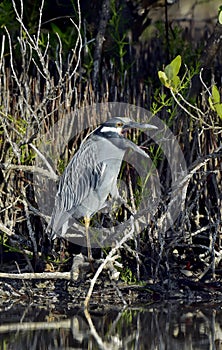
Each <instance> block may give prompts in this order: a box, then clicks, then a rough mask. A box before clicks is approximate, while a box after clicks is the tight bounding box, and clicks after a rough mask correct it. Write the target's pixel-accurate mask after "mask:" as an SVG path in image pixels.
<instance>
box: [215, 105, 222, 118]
mask: <svg viewBox="0 0 222 350" xmlns="http://www.w3.org/2000/svg"><path fill="white" fill-rule="evenodd" d="M215 108H216V112H217V114H218V115H219V117H220V119H222V103H220V104H217V105H216V106H215Z"/></svg>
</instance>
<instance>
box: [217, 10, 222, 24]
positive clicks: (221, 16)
mask: <svg viewBox="0 0 222 350" xmlns="http://www.w3.org/2000/svg"><path fill="white" fill-rule="evenodd" d="M218 22H219V23H220V24H222V6H220V7H219V11H218Z"/></svg>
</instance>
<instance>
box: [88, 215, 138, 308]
mask: <svg viewBox="0 0 222 350" xmlns="http://www.w3.org/2000/svg"><path fill="white" fill-rule="evenodd" d="M131 223H132V228H131V230H130V232H128V234H127V235H125V236H124V237H123V238H122V239H121V241H120V242H117V243H116V246H115V247H114V248H112V249H111V251H110V252H109V254H108V255H107V257H106V258H105V260H104V261H103V263H102V264H101V265H100V266H99V267H98V269H97V271H96V273H95V275H94V277H93V279H92V280H91V283H90V287H89V290H88V293H87V296H86V298H85V301H84V308H85V309H87V308H88V305H89V300H90V298H91V295H92V292H93V289H94V286H95V284H96V281H97V279H98V277H99V275H100V274H101V272H102V271H103V269H104V267H105V266H106V265H107V263H108V262H109V261H114V260H115V256H114V254H116V252H117V250H118V249H119V248H121V247H122V246H123V244H124V243H125V242H126V241H127V240H128V239H131V238H132V237H133V233H134V222H133V217H131Z"/></svg>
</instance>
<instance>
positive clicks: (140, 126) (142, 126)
mask: <svg viewBox="0 0 222 350" xmlns="http://www.w3.org/2000/svg"><path fill="white" fill-rule="evenodd" d="M129 129H140V130H157V129H158V128H157V127H156V126H155V125H151V124H140V123H136V122H130V123H128V124H125V125H124V126H123V132H125V131H127V130H129Z"/></svg>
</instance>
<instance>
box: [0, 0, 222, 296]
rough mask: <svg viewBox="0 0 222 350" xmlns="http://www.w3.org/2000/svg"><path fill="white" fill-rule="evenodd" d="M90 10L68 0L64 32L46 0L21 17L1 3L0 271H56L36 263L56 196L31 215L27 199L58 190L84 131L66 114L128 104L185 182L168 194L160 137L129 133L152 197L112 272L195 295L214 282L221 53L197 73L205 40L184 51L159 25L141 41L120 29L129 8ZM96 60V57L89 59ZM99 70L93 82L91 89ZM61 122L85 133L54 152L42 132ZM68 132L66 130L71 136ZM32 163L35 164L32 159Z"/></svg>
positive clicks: (139, 187)
mask: <svg viewBox="0 0 222 350" xmlns="http://www.w3.org/2000/svg"><path fill="white" fill-rule="evenodd" d="M87 3H88V2H85V1H83V2H81V7H82V8H84V10H85V12H83V11H82V8H80V5H79V2H78V1H77V2H76V1H70V3H69V5H68V6H69V7H68V8H69V10H70V9H72V13H70V18H67V15H66V14H65V15H64V17H63V20H64V21H65V22H66V23H68V26H66V28H64V27H63V25H62V24H61V23H62V22H61V19H62V16H58V18H57V19H53V20H51V19H50V18H49V19H47V18H46V17H45V13H44V9H45V7H47V2H44V0H43V1H42V2H41V3H40V5H39V7H38V8H35V9H33V13H32V16H29V17H28V15H27V13H25V6H24V8H23V5H24V4H25V2H24V4H23V2H18V1H14V0H13V1H12V2H11V1H10V2H9V1H6V0H4V1H3V2H2V3H1V5H0V12H1V13H2V14H3V15H2V16H0V17H1V33H2V41H1V50H0V135H1V138H0V179H1V182H0V203H1V211H0V215H1V221H0V246H1V270H2V271H8V270H11V271H12V270H17V268H18V266H19V269H20V271H24V270H26V269H27V264H28V268H29V270H31V271H44V270H45V267H46V263H48V262H49V259H50V263H52V264H54V265H55V266H57V265H56V264H55V262H53V260H52V257H50V258H49V257H45V256H44V248H45V247H44V244H45V243H44V242H45V231H46V226H47V220H48V218H49V215H50V213H51V210H52V205H53V204H52V203H53V198H46V200H45V202H44V203H42V206H43V207H44V208H45V212H44V213H42V212H41V210H39V208H38V205H37V204H38V203H37V202H38V201H37V199H36V198H39V197H42V198H45V195H44V191H45V186H46V183H47V184H48V183H49V182H45V180H44V179H45V178H47V179H50V181H51V182H50V186H52V187H53V186H54V187H55V186H56V180H57V179H58V175H60V174H61V173H62V171H63V169H64V167H65V166H66V164H67V163H68V161H69V159H70V157H71V156H72V155H73V153H74V152H75V150H76V149H77V148H78V146H79V144H80V142H81V140H82V138H83V136H85V134H86V133H87V132H88V130H84V129H85V128H84V125H85V118H86V114H80V115H79V116H78V118H75V113H76V108H83V107H84V108H85V111H86V113H87V110H88V111H89V110H90V106H91V105H94V104H96V103H100V102H103V103H108V102H127V103H129V104H133V105H136V106H139V107H143V108H145V109H147V110H151V112H152V113H153V114H154V115H158V118H159V119H160V120H162V121H164V123H165V124H166V126H167V128H169V129H170V130H171V131H172V132H173V134H174V135H175V138H176V141H177V143H178V144H179V145H180V148H181V150H182V152H183V156H184V158H185V162H186V167H187V174H186V176H184V178H183V181H181V182H180V183H177V185H176V187H175V188H173V187H172V174H171V169H170V165H169V163H168V159H167V157H166V154H164V151H163V147H164V142H165V140H164V138H163V137H162V140H161V135H160V140H159V142H157V140H155V141H156V142H155V143H154V142H153V141H150V140H147V139H146V137H145V135H140V134H132V135H130V136H131V137H132V138H133V139H134V140H139V141H140V143H141V142H143V146H144V147H146V149H147V152H148V153H149V155H150V157H151V158H152V160H153V163H152V164H155V167H156V170H157V172H158V177H159V180H160V188H161V193H160V199H159V203H158V207H157V208H156V210H155V212H154V213H153V215H152V217H151V218H150V220H149V222H148V224H147V225H146V227H145V228H144V227H143V229H142V230H141V232H139V235H137V236H136V237H134V238H133V239H131V240H129V241H127V242H124V243H123V246H122V247H120V248H119V255H118V259H119V260H118V261H119V264H122V267H121V268H120V267H118V269H119V270H120V276H121V277H122V279H123V280H124V281H127V282H129V283H135V282H138V283H139V282H140V281H143V282H144V281H145V283H147V281H152V284H153V285H154V284H155V283H156V284H159V285H161V288H162V289H161V291H162V292H161V293H164V291H165V292H166V291H167V292H168V293H170V292H171V293H172V294H173V293H174V291H175V290H176V291H179V290H180V287H181V286H186V287H189V288H191V289H192V288H193V281H194V278H195V281H196V283H197V284H198V283H200V282H201V283H202V282H203V283H205V282H209V281H210V282H212V280H213V281H217V280H218V276H219V274H220V270H221V263H222V246H221V233H222V220H221V216H222V211H221V210H222V209H221V208H222V205H221V200H222V198H221V193H222V181H221V180H222V179H221V152H222V149H221V133H222V126H221V125H222V100H221V88H222V87H221V80H219V78H218V77H219V76H221V72H222V57H220V56H218V59H217V60H216V59H215V60H214V61H212V62H211V67H210V69H208V70H206V69H203V68H202V67H204V60H206V61H207V58H208V57H206V56H204V52H205V51H204V50H206V48H207V47H208V45H210V44H209V42H205V43H204V44H205V47H203V48H201V47H199V46H198V45H197V44H194V43H192V44H190V43H189V41H188V40H186V39H184V38H183V37H182V36H183V31H182V30H181V29H180V28H179V27H176V26H175V27H172V28H171V31H170V33H169V32H167V36H166V31H164V30H163V28H165V27H164V25H163V23H160V22H159V23H157V24H156V29H155V34H154V36H153V37H152V38H151V39H149V40H150V41H149V42H148V43H147V42H145V43H144V42H141V41H139V40H138V38H133V33H130V32H129V28H130V27H131V26H132V25H133V24H132V23H134V21H133V20H132V19H133V18H134V17H136V14H135V8H134V7H129V6H128V5H126V2H125V1H113V0H111V1H104V4H105V3H106V6H109V14H107V16H106V17H105V18H106V20H104V17H103V15H104V13H103V12H102V11H107V9H106V8H105V10H104V9H101V11H100V15H99V16H94V17H93V15H94V12H95V13H98V9H97V8H95V9H91V8H90V7H88V8H87ZM129 3H130V4H131V1H130V2H129ZM133 3H134V2H132V4H131V5H132V6H133ZM138 3H139V2H138ZM48 6H49V5H48ZM95 6H96V5H95ZM86 9H87V11H86ZM90 11H92V13H91V15H90ZM83 13H84V14H83ZM220 13H221V12H220ZM81 16H82V17H81ZM84 16H85V17H84ZM43 18H44V21H43ZM28 19H29V21H28ZM136 19H137V20H138V18H136ZM101 21H103V26H105V29H106V30H105V40H104V43H103V44H102V47H101V50H100V47H99V45H100V42H99V39H98V37H97V34H98V33H97V30H96V28H98V27H99V26H100V25H101ZM166 21H167V18H166ZM220 21H221V15H220ZM104 22H105V23H104ZM49 23H50V25H49ZM168 24H169V23H168ZM141 32H142V29H141ZM211 40H213V38H212V39H211ZM167 43H168V44H169V45H168V46H167ZM191 45H192V46H191ZM194 45H195V50H194ZM98 47H99V49H98ZM175 48H176V49H175ZM167 50H169V52H167ZM95 52H96V53H97V55H98V53H99V55H100V57H99V59H98V60H97V61H95ZM209 54H210V53H209ZM167 56H169V60H166V57H167ZM204 57H205V58H204ZM97 58H98V57H97ZM95 62H97V66H96V65H95ZM95 72H96V74H95ZM218 72H219V75H218ZM97 73H98V79H97V80H98V82H99V83H98V84H95V81H94V79H95V76H96V75H97ZM158 77H159V79H158ZM214 78H215V79H214ZM67 115H69V116H73V118H70V119H71V120H72V121H73V123H74V124H75V127H76V129H78V130H83V132H81V133H80V135H78V136H77V135H76V137H74V138H70V137H67V140H70V142H69V143H68V144H65V147H64V149H63V150H60V149H59V150H58V149H56V144H55V143H54V142H53V140H50V139H48V138H47V137H48V136H47V135H48V134H47V132H48V130H49V129H50V128H52V129H53V128H54V130H55V129H56V125H58V124H57V123H58V122H59V125H60V127H61V130H62V129H64V128H65V127H66V125H65V117H66V116H67ZM87 118H89V120H90V123H89V124H90V125H95V124H96V122H97V120H96V116H95V115H87ZM71 126H72V125H70V130H67V131H66V132H67V133H70V135H71V130H72V128H71ZM58 135H59V134H56V135H55V137H58ZM70 135H69V136H70ZM162 135H164V134H162ZM42 145H43V146H44V148H42V147H43V146H42ZM43 150H47V152H48V154H45V153H43ZM51 155H52V157H51ZM53 155H58V157H57V158H56V157H55V156H53ZM50 157H51V159H50ZM53 157H54V158H53ZM37 158H38V159H40V158H41V162H39V161H38V163H37V162H36V159H37ZM49 159H50V161H49ZM52 163H53V164H52ZM36 176H40V177H41V178H42V180H41V181H42V186H39V188H36V187H35V186H34V185H35V183H34V182H35V179H36ZM121 179H122V180H124V179H125V180H124V181H125V182H126V183H127V184H128V186H129V188H128V196H127V197H126V199H127V201H128V205H129V206H130V207H131V208H133V210H134V211H135V210H136V207H137V203H139V198H140V195H141V193H142V191H143V190H144V187H143V184H141V183H140V182H139V179H137V177H136V174H135V172H134V171H133V169H130V168H129V167H127V165H125V166H124V167H123V169H122V172H121ZM47 190H48V188H47ZM178 191H182V195H183V203H182V207H181V208H182V209H181V212H180V214H179V215H178V216H177V218H176V219H175V220H174V221H173V222H172V224H171V225H169V226H168V227H167V230H166V229H165V227H164V225H165V223H166V220H168V219H167V218H168V217H167V215H168V214H167V213H168V212H169V209H170V211H171V210H173V208H174V207H173V205H174V203H173V197H174V195H176V193H177V192H178ZM139 215H140V216H141V217H142V215H143V214H141V213H139ZM126 216H127V213H122V212H121V211H120V212H118V214H117V218H116V220H117V221H123V218H124V217H126ZM98 220H100V218H99V217H98ZM109 220H110V218H109ZM58 249H59V248H58ZM75 249H76V247H73V245H72V244H67V246H66V248H65V253H64V254H65V256H63V258H64V260H63V263H62V262H60V265H59V266H60V269H61V270H67V269H70V267H71V260H72V259H71V257H72V253H73V251H75ZM61 255H62V253H61ZM14 260H15V261H16V262H17V266H15V264H14ZM64 261H65V262H66V263H64ZM67 261H68V263H67ZM47 266H48V265H47ZM119 266H121V265H119ZM199 285H200V284H199ZM153 290H155V288H154V287H153ZM149 295H150V294H149Z"/></svg>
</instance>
